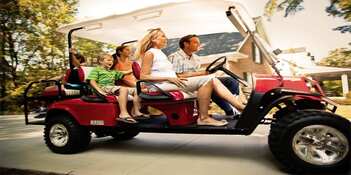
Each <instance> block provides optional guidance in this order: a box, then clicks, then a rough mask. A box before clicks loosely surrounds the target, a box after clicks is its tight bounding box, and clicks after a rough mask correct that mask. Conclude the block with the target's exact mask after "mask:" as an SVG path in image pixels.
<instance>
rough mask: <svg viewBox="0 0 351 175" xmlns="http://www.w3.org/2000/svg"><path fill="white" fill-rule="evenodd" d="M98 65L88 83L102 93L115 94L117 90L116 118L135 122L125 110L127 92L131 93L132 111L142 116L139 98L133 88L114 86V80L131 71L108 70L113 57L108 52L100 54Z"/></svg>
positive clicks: (111, 64) (90, 75)
mask: <svg viewBox="0 0 351 175" xmlns="http://www.w3.org/2000/svg"><path fill="white" fill-rule="evenodd" d="M98 62H99V64H100V65H99V66H98V67H96V68H94V69H93V70H92V71H91V72H90V74H89V76H88V80H90V85H91V86H92V87H93V88H95V89H96V90H97V91H98V92H99V93H101V94H103V95H115V94H116V92H117V91H119V96H118V104H119V108H120V114H119V116H118V117H117V120H119V121H122V122H126V123H137V121H136V120H135V119H133V118H132V117H131V116H130V115H129V113H128V111H127V101H128V94H130V95H133V109H132V110H133V113H134V115H136V116H142V115H143V114H142V113H141V112H140V111H139V110H140V100H139V97H138V95H137V94H136V90H135V88H130V87H124V86H116V85H115V81H116V80H121V79H122V78H123V76H124V75H127V74H131V73H132V71H131V70H130V71H115V70H110V69H111V67H112V66H113V58H112V56H111V55H109V54H102V55H100V56H99V57H98Z"/></svg>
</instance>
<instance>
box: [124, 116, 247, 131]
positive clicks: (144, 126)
mask: <svg viewBox="0 0 351 175" xmlns="http://www.w3.org/2000/svg"><path fill="white" fill-rule="evenodd" d="M215 118H216V119H218V117H215ZM222 119H223V118H222ZM226 120H227V121H228V125H226V126H199V125H196V124H191V125H186V126H169V125H168V124H167V119H166V117H164V116H163V117H158V118H153V119H148V120H144V121H140V120H139V123H138V124H123V125H120V126H119V127H118V129H121V130H123V129H131V128H133V129H137V130H139V131H140V132H151V133H182V134H226V135H229V134H232V135H237V134H240V135H242V134H245V133H247V131H246V130H245V129H239V128H236V127H235V126H236V124H237V122H238V120H237V119H226Z"/></svg>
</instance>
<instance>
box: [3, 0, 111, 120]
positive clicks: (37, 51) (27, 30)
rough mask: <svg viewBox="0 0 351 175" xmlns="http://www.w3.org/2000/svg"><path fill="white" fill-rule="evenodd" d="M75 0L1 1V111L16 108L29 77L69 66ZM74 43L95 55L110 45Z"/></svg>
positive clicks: (45, 76) (45, 75) (49, 75)
mask: <svg viewBox="0 0 351 175" xmlns="http://www.w3.org/2000/svg"><path fill="white" fill-rule="evenodd" d="M77 2H78V0H13V1H6V2H4V3H2V4H0V114H1V113H3V112H4V111H18V110H19V108H18V106H21V104H22V101H21V99H22V94H23V90H24V88H25V87H26V86H27V84H28V83H29V82H31V81H38V80H41V79H50V78H52V77H55V76H61V75H62V74H63V72H64V71H65V70H66V69H67V67H68V50H67V47H66V46H67V44H66V42H67V41H66V36H65V35H64V34H61V33H58V32H57V31H56V30H57V28H58V27H59V26H62V25H65V24H68V23H71V22H72V21H73V20H74V15H75V14H76V12H77V7H76V5H77ZM74 46H77V48H78V49H79V50H80V51H81V53H82V54H83V55H84V56H86V57H88V58H94V57H96V55H97V54H98V53H101V52H102V51H107V50H109V49H111V46H110V45H106V44H103V43H99V42H94V41H90V40H84V39H76V43H75V44H74Z"/></svg>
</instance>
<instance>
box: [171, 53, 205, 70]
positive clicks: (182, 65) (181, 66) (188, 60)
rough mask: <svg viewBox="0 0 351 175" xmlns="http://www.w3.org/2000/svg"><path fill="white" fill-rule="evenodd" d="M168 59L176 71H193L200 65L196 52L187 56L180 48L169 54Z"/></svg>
mask: <svg viewBox="0 0 351 175" xmlns="http://www.w3.org/2000/svg"><path fill="white" fill-rule="evenodd" d="M168 60H169V61H170V62H171V63H172V64H173V69H174V70H175V72H176V73H184V72H195V71H199V69H200V67H201V65H200V61H199V56H197V55H196V54H192V55H191V56H189V55H187V54H186V53H185V52H184V51H183V50H182V49H179V50H178V51H176V52H174V53H172V54H170V55H169V56H168Z"/></svg>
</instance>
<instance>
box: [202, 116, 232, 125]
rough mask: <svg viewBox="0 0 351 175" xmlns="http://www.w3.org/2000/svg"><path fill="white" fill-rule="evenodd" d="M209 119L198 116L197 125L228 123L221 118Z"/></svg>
mask: <svg viewBox="0 0 351 175" xmlns="http://www.w3.org/2000/svg"><path fill="white" fill-rule="evenodd" d="M210 120H211V121H209V120H208V119H207V120H200V118H198V119H197V125H200V126H225V125H227V124H228V122H227V121H224V120H221V121H218V120H215V119H210Z"/></svg>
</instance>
